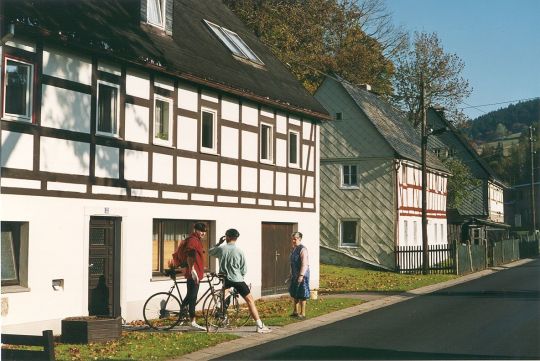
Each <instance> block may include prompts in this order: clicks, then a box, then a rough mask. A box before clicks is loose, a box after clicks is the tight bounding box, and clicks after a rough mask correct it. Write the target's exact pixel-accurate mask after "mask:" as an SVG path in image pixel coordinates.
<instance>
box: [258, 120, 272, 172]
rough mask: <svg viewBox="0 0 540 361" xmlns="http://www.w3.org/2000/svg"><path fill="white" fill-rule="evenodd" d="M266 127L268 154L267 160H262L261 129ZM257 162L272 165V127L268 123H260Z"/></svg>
mask: <svg viewBox="0 0 540 361" xmlns="http://www.w3.org/2000/svg"><path fill="white" fill-rule="evenodd" d="M265 127H267V128H268V129H269V131H268V139H267V147H266V153H267V154H268V157H267V158H263V129H264V128H265ZM259 160H260V162H261V163H266V164H274V126H273V125H272V124H268V123H261V125H260V129H259Z"/></svg>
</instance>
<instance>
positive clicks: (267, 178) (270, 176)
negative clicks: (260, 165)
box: [259, 169, 274, 194]
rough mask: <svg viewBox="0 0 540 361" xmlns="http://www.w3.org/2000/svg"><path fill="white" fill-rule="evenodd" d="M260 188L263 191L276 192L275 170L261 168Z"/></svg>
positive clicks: (267, 192)
mask: <svg viewBox="0 0 540 361" xmlns="http://www.w3.org/2000/svg"><path fill="white" fill-rule="evenodd" d="M259 183H260V185H259V190H260V192H261V193H266V194H274V172H273V171H271V170H266V169H261V170H260V177H259Z"/></svg>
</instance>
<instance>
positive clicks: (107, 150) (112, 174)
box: [95, 145, 120, 178]
mask: <svg viewBox="0 0 540 361" xmlns="http://www.w3.org/2000/svg"><path fill="white" fill-rule="evenodd" d="M119 158H120V150H119V149H118V148H116V147H114V148H113V147H106V146H102V145H96V168H95V172H96V173H95V174H96V177H104V178H118V177H119V169H118V167H119V163H120V162H119Z"/></svg>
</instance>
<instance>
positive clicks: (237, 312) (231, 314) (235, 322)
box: [227, 293, 251, 327]
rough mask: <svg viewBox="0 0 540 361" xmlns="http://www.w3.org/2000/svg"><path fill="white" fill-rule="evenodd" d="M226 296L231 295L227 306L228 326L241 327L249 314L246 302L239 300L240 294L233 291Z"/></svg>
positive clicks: (246, 321)
mask: <svg viewBox="0 0 540 361" xmlns="http://www.w3.org/2000/svg"><path fill="white" fill-rule="evenodd" d="M228 297H231V302H230V304H229V307H227V318H228V319H229V326H230V327H242V326H245V325H246V324H247V323H248V321H249V319H250V318H251V314H250V313H249V308H248V305H247V303H246V302H242V303H241V302H240V295H239V294H238V293H234V294H232V295H230V296H228Z"/></svg>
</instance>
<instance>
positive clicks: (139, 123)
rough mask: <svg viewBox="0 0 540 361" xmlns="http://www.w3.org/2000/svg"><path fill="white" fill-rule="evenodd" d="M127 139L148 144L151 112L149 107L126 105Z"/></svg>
mask: <svg viewBox="0 0 540 361" xmlns="http://www.w3.org/2000/svg"><path fill="white" fill-rule="evenodd" d="M125 114H126V115H125V117H126V122H125V138H126V140H128V141H131V142H137V143H145V144H147V143H148V139H149V137H150V120H149V119H150V111H149V109H148V108H147V107H143V106H140V105H135V104H129V103H126V112H125Z"/></svg>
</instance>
